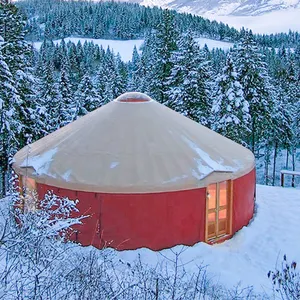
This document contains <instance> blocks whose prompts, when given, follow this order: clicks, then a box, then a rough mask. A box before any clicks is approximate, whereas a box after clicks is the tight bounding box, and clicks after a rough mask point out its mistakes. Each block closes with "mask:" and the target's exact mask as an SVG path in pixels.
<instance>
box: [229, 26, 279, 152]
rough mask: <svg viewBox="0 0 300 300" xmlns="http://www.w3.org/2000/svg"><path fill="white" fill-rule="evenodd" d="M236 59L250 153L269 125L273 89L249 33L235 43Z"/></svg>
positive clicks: (263, 63) (272, 104)
mask: <svg viewBox="0 0 300 300" xmlns="http://www.w3.org/2000/svg"><path fill="white" fill-rule="evenodd" d="M235 59H236V62H237V72H238V80H239V82H240V83H241V85H242V87H243V92H244V98H245V100H246V101H247V102H248V103H249V112H250V115H251V122H250V129H251V135H249V136H248V138H247V143H248V144H249V145H250V148H251V150H252V151H253V152H255V151H256V150H257V149H256V148H257V144H258V142H259V140H260V138H262V137H264V136H266V134H267V130H268V127H269V126H272V111H273V106H274V103H273V99H274V93H273V91H274V89H273V87H272V85H271V80H270V77H269V75H268V72H267V68H266V64H265V62H264V56H263V55H262V54H261V53H260V51H259V49H258V47H257V44H256V42H255V41H254V38H253V34H252V32H251V31H245V33H244V36H243V38H242V39H241V42H240V43H239V44H238V47H237V50H236V55H235Z"/></svg>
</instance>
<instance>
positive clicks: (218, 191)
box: [206, 181, 232, 241]
mask: <svg viewBox="0 0 300 300" xmlns="http://www.w3.org/2000/svg"><path fill="white" fill-rule="evenodd" d="M231 184H232V183H231V181H223V182H220V183H214V184H211V185H209V186H208V187H207V193H206V194H207V200H206V241H209V240H214V239H218V238H220V237H222V236H224V235H226V234H230V232H231V228H230V227H231V220H230V219H231V190H232V189H231Z"/></svg>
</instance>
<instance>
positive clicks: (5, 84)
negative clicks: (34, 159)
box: [0, 50, 22, 196]
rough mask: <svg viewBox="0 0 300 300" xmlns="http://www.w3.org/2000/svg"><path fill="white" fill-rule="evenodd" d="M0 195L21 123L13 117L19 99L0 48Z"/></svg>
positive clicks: (5, 185)
mask: <svg viewBox="0 0 300 300" xmlns="http://www.w3.org/2000/svg"><path fill="white" fill-rule="evenodd" d="M0 82H1V85H0V178H1V186H0V196H4V194H5V192H6V188H7V178H6V177H7V175H8V171H9V165H10V162H11V159H12V157H13V155H14V154H15V152H16V149H17V145H18V142H17V135H18V134H19V132H20V131H21V129H22V124H20V123H19V122H18V120H17V119H16V118H15V113H16V108H17V107H18V105H20V103H21V99H20V97H19V95H18V92H17V90H16V89H15V87H14V86H15V82H14V81H13V76H12V74H11V72H10V70H9V68H8V65H7V64H6V62H5V61H4V57H3V56H2V53H1V50H0Z"/></svg>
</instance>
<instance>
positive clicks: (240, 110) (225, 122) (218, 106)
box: [212, 54, 251, 144]
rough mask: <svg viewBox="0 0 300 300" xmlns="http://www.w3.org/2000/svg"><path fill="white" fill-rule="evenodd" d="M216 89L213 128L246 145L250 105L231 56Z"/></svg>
mask: <svg viewBox="0 0 300 300" xmlns="http://www.w3.org/2000/svg"><path fill="white" fill-rule="evenodd" d="M215 89H216V90H215V92H214V104H213V108H212V113H213V115H214V123H213V125H212V128H213V129H214V130H216V131H217V132H219V133H220V134H222V135H224V136H226V137H228V138H230V139H232V140H234V141H236V142H238V143H240V144H245V134H246V133H249V131H250V130H249V122H250V120H251V117H250V115H249V103H248V102H247V100H246V99H245V98H244V95H243V88H242V85H241V84H240V82H239V81H238V74H237V72H236V67H235V65H234V61H233V59H232V57H231V54H228V56H227V60H226V66H225V67H224V68H223V71H222V73H221V74H220V75H219V76H218V77H217V79H216V86H215Z"/></svg>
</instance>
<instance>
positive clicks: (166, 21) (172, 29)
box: [148, 10, 178, 103]
mask: <svg viewBox="0 0 300 300" xmlns="http://www.w3.org/2000/svg"><path fill="white" fill-rule="evenodd" d="M153 40H154V43H153V45H152V47H153V52H152V57H151V61H149V65H148V68H149V70H150V72H149V77H150V78H151V81H150V85H149V90H150V91H151V95H152V96H153V97H154V99H156V100H157V101H159V102H161V103H165V102H166V101H167V91H168V90H169V87H168V85H167V79H168V78H169V77H170V75H171V70H172V68H173V63H172V61H171V56H172V53H173V52H174V51H176V50H177V41H178V32H177V30H176V26H175V18H174V14H173V13H172V12H171V11H169V10H164V12H163V18H162V21H161V23H160V24H159V26H158V29H157V32H156V34H155V36H154V38H153ZM148 44H149V43H148Z"/></svg>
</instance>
